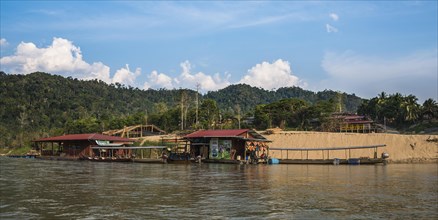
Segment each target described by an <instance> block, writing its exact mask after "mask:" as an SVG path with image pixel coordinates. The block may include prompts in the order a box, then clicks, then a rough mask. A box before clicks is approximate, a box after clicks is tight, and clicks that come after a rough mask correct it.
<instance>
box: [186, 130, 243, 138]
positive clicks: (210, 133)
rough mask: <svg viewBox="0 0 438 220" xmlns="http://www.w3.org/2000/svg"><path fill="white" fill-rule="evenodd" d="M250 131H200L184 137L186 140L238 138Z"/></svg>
mask: <svg viewBox="0 0 438 220" xmlns="http://www.w3.org/2000/svg"><path fill="white" fill-rule="evenodd" d="M248 131H249V129H234V130H199V131H195V132H193V133H191V134H188V135H186V136H184V138H201V137H237V136H241V135H242V134H244V133H246V132H248Z"/></svg>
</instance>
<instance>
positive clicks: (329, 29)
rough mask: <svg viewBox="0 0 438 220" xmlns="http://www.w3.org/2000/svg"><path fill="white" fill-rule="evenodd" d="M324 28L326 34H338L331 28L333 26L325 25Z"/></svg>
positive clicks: (336, 30)
mask: <svg viewBox="0 0 438 220" xmlns="http://www.w3.org/2000/svg"><path fill="white" fill-rule="evenodd" d="M325 28H326V30H327V33H336V32H338V29H337V28H335V27H333V26H331V25H329V24H326V25H325Z"/></svg>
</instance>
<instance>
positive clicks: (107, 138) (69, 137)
mask: <svg viewBox="0 0 438 220" xmlns="http://www.w3.org/2000/svg"><path fill="white" fill-rule="evenodd" d="M86 140H101V141H113V142H134V141H133V140H131V139H128V138H122V137H117V136H109V135H103V134H96V133H93V134H67V135H62V136H56V137H47V138H41V139H38V140H35V141H34V142H58V141H86Z"/></svg>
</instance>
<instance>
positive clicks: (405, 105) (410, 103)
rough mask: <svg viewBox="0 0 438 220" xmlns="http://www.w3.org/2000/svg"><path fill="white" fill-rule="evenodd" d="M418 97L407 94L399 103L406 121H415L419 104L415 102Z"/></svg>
mask: <svg viewBox="0 0 438 220" xmlns="http://www.w3.org/2000/svg"><path fill="white" fill-rule="evenodd" d="M417 101H418V98H417V97H415V96H414V95H409V96H407V97H405V98H404V100H403V102H402V103H401V106H402V110H403V115H404V118H405V120H406V121H415V120H417V118H418V115H419V112H420V105H418V103H417Z"/></svg>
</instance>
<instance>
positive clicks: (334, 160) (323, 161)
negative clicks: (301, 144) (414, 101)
mask: <svg viewBox="0 0 438 220" xmlns="http://www.w3.org/2000/svg"><path fill="white" fill-rule="evenodd" d="M385 146H386V145H384V144H379V145H369V146H349V147H326V148H275V147H271V148H269V150H277V151H280V153H281V152H282V151H286V155H288V154H287V153H288V151H300V152H301V155H303V152H305V153H307V154H306V156H305V157H303V156H302V158H301V159H296V158H294V159H289V158H288V156H286V158H281V159H275V160H276V161H278V163H279V164H334V165H339V164H350V165H359V164H379V163H383V164H386V163H387V160H386V159H387V158H388V157H389V154H387V153H384V152H383V153H382V157H381V158H378V157H377V148H379V147H385ZM356 149H374V157H373V158H370V157H360V158H351V157H349V158H347V159H339V158H330V157H329V155H330V151H338V150H345V151H346V152H347V151H348V154H349V155H351V150H356ZM309 151H322V152H323V154H322V155H325V154H324V152H327V154H328V156H327V157H328V158H322V159H309V157H308V155H309ZM323 157H324V156H323ZM270 164H275V163H272V162H271V163H270Z"/></svg>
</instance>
